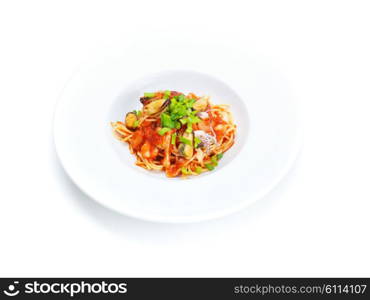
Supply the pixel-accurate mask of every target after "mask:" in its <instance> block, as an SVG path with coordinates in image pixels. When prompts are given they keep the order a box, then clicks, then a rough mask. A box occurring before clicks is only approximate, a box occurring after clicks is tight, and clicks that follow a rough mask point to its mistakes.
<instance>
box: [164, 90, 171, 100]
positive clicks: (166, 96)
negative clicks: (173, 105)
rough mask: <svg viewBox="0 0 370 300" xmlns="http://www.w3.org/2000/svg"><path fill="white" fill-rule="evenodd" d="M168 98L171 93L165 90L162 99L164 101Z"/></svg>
mask: <svg viewBox="0 0 370 300" xmlns="http://www.w3.org/2000/svg"><path fill="white" fill-rule="evenodd" d="M170 96H171V91H168V90H167V91H165V92H164V98H165V99H168V98H169V97H170Z"/></svg>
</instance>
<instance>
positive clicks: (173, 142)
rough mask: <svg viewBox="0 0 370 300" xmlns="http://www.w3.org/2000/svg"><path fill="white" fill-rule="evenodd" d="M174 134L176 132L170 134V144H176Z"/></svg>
mask: <svg viewBox="0 0 370 300" xmlns="http://www.w3.org/2000/svg"><path fill="white" fill-rule="evenodd" d="M176 136H177V134H176V132H175V133H172V135H171V144H172V145H175V144H176Z"/></svg>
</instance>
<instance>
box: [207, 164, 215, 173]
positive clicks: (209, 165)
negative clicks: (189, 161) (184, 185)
mask: <svg viewBox="0 0 370 300" xmlns="http://www.w3.org/2000/svg"><path fill="white" fill-rule="evenodd" d="M205 166H206V168H207V169H208V170H210V171H212V170H214V169H215V166H214V165H213V164H205Z"/></svg>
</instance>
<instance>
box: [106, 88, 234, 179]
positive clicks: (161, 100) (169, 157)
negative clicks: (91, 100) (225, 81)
mask: <svg viewBox="0 0 370 300" xmlns="http://www.w3.org/2000/svg"><path fill="white" fill-rule="evenodd" d="M140 102H141V103H142V109H141V110H136V111H132V112H129V113H127V114H126V117H125V120H124V121H117V122H112V123H111V125H112V128H113V132H114V134H115V136H116V137H117V138H118V139H119V140H120V141H122V142H126V143H127V144H128V146H129V149H130V151H131V153H132V154H134V155H135V156H136V164H137V165H138V166H140V167H142V168H144V169H147V170H158V171H164V172H165V173H166V175H167V176H168V177H176V176H189V175H199V174H201V173H203V172H207V171H212V170H214V168H215V167H217V165H218V161H219V160H220V159H221V158H222V156H223V154H224V153H225V152H226V151H227V150H229V149H230V147H231V146H232V145H233V144H234V139H235V132H236V125H235V124H234V122H233V117H232V114H231V112H230V110H229V106H228V105H213V104H212V103H211V102H210V97H208V96H202V97H199V96H197V95H195V94H193V93H189V94H187V95H185V94H183V93H180V92H176V91H158V92H154V93H144V96H143V97H141V98H140Z"/></svg>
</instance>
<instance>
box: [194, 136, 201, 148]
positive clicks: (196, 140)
mask: <svg viewBox="0 0 370 300" xmlns="http://www.w3.org/2000/svg"><path fill="white" fill-rule="evenodd" d="M201 142H202V140H201V139H200V138H197V137H194V148H197V147H198V145H199V144H200V143H201Z"/></svg>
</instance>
